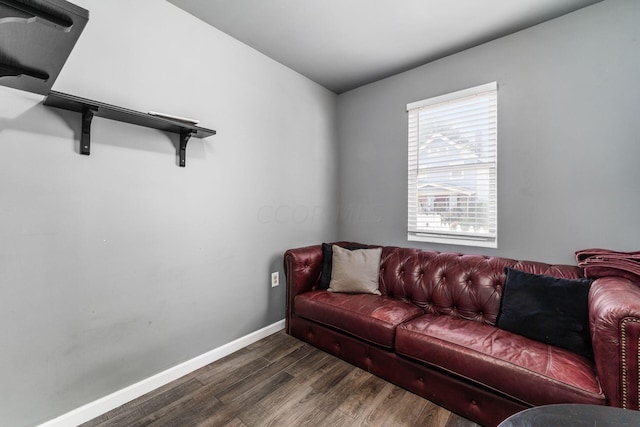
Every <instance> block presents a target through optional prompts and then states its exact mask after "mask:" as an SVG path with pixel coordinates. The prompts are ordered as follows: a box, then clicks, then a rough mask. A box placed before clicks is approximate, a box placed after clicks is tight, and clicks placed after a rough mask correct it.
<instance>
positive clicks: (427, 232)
mask: <svg viewBox="0 0 640 427" xmlns="http://www.w3.org/2000/svg"><path fill="white" fill-rule="evenodd" d="M407 112H408V119H409V176H408V179H409V181H408V183H409V192H408V209H409V217H408V239H409V240H415V241H423V242H434V243H449V244H456V245H469V246H482V247H492V248H495V247H497V237H498V233H497V231H498V224H497V222H498V219H497V217H498V212H497V83H495V82H493V83H489V84H485V85H481V86H476V87H473V88H470V89H465V90H461V91H458V92H454V93H449V94H446V95H442V96H438V97H435V98H429V99H425V100H422V101H417V102H412V103H410V104H407Z"/></svg>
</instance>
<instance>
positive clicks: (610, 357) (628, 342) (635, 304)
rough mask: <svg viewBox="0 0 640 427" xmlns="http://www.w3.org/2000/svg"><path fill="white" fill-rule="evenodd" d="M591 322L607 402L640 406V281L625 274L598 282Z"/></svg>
mask: <svg viewBox="0 0 640 427" xmlns="http://www.w3.org/2000/svg"><path fill="white" fill-rule="evenodd" d="M589 322H590V326H591V340H592V342H593V355H594V360H595V364H596V371H597V374H598V378H599V379H600V384H601V386H602V389H603V391H604V394H605V396H606V398H607V405H610V406H617V407H621V408H625V409H636V410H637V409H640V372H639V371H640V284H637V283H634V282H632V281H630V280H628V279H624V278H621V277H603V278H600V279H597V280H596V281H594V282H593V285H592V286H591V290H590V292H589Z"/></svg>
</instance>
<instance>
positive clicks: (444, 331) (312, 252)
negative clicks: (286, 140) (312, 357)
mask: <svg viewBox="0 0 640 427" xmlns="http://www.w3.org/2000/svg"><path fill="white" fill-rule="evenodd" d="M338 244H341V245H348V244H351V245H353V243H350V242H338ZM370 247H379V246H370ZM284 264H285V271H286V276H287V313H286V322H287V323H286V329H287V333H289V334H290V335H292V336H294V337H297V338H299V339H301V340H303V341H306V342H308V343H310V344H312V345H314V346H316V347H318V348H320V349H322V350H324V351H326V352H328V353H331V354H334V355H336V356H338V357H340V358H342V359H344V360H346V361H348V362H350V363H352V364H354V365H356V366H358V367H361V368H363V369H365V370H367V371H369V372H371V373H373V374H375V375H378V376H380V377H382V378H385V379H387V380H388V381H390V382H392V383H395V384H397V385H399V386H401V387H403V388H405V389H407V390H410V391H412V392H414V393H416V394H418V395H420V396H422V397H424V398H426V399H429V400H431V401H432V402H434V403H436V404H438V405H440V406H443V407H445V408H447V409H449V410H451V411H454V412H456V413H458V414H460V415H461V416H463V417H466V418H468V419H470V420H473V421H475V422H477V423H479V424H481V425H486V426H493V425H497V424H499V423H500V422H501V421H502V420H504V419H505V418H507V417H509V416H510V415H512V414H514V413H516V412H519V411H521V410H523V409H527V408H530V407H532V406H538V405H545V404H554V403H584V404H596V405H610V406H618V407H623V408H628V409H635V410H637V409H638V408H639V394H640V374H639V368H638V366H640V286H638V284H636V283H633V282H631V281H629V280H627V279H624V278H619V277H606V278H601V279H598V280H596V281H594V282H593V284H592V286H591V289H590V293H589V308H588V309H589V321H590V329H591V340H592V343H593V355H594V358H593V359H590V358H586V357H583V356H580V355H578V354H575V353H573V352H571V351H569V350H565V349H562V348H558V347H554V346H552V345H548V344H545V343H542V342H538V341H534V340H531V339H529V338H526V337H523V336H520V335H516V334H514V333H511V332H508V331H505V330H502V329H499V328H497V327H496V326H495V324H496V319H497V316H498V313H499V310H500V301H501V296H502V289H503V286H504V282H505V276H506V275H505V273H504V269H505V267H510V268H514V269H517V270H521V271H525V272H529V273H534V274H545V275H550V276H555V277H562V278H568V279H571V278H580V277H581V270H580V269H579V268H577V267H574V266H568V265H549V264H545V263H540V262H532V261H516V260H512V259H507V258H498V257H487V256H480V255H463V254H458V253H444V252H435V251H424V250H419V249H410V248H399V247H382V256H381V260H380V273H379V289H380V292H381V294H382V295H371V294H343V293H334V292H327V291H325V290H321V289H319V288H318V285H319V283H320V278H321V272H322V247H321V245H317V246H309V247H304V248H297V249H290V250H288V251H287V252H286V253H285V256H284Z"/></svg>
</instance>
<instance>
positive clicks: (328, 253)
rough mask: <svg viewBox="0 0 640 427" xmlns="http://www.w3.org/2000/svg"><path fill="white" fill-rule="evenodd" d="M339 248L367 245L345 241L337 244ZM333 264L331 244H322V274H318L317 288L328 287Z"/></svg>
mask: <svg viewBox="0 0 640 427" xmlns="http://www.w3.org/2000/svg"><path fill="white" fill-rule="evenodd" d="M338 246H340V247H341V248H345V249H349V250H350V251H352V250H354V249H366V248H368V246H367V245H363V244H360V243H345V244H340V245H338ZM332 264H333V245H332V244H330V243H323V244H322V275H321V276H320V284H319V285H318V289H329V283H331V270H332V268H331V266H332Z"/></svg>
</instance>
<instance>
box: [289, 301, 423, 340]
mask: <svg viewBox="0 0 640 427" xmlns="http://www.w3.org/2000/svg"><path fill="white" fill-rule="evenodd" d="M294 310H295V314H296V315H297V316H300V317H304V318H306V319H309V320H313V321H315V322H318V323H322V324H323V325H326V326H330V327H332V328H336V329H340V330H341V331H344V332H347V333H349V334H351V335H353V336H356V337H358V338H361V339H363V340H366V341H369V342H371V343H373V344H377V345H380V346H383V347H387V348H393V343H394V340H395V332H396V327H397V326H398V325H400V324H401V323H402V322H405V321H407V320H410V319H413V318H414V317H418V316H420V315H422V314H424V311H422V310H421V309H420V308H418V307H417V306H415V305H413V304H410V303H408V302H404V301H402V300H399V299H395V298H389V297H385V296H379V295H372V294H342V293H333V292H326V291H313V292H305V293H304V294H300V295H298V296H296V297H295V300H294Z"/></svg>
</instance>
